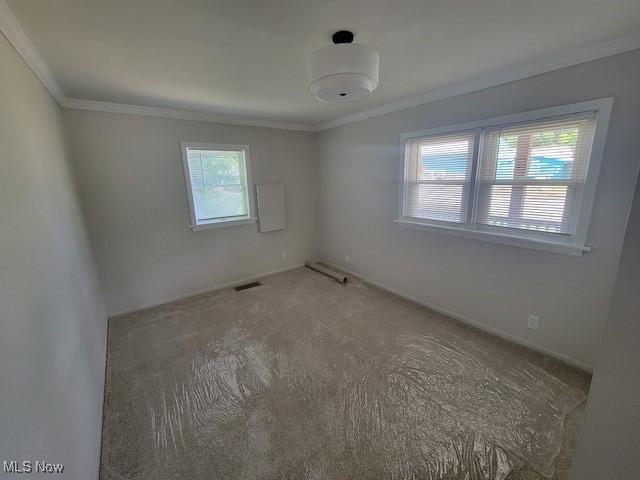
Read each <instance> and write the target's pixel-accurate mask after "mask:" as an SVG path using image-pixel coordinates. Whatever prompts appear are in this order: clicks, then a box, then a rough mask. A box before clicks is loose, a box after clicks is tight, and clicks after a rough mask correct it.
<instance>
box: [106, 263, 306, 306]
mask: <svg viewBox="0 0 640 480" xmlns="http://www.w3.org/2000/svg"><path fill="white" fill-rule="evenodd" d="M300 267H304V263H297V264H295V265H289V266H287V267H284V268H279V269H276V270H270V271H268V272H263V273H257V274H255V275H251V276H250V277H243V278H237V279H235V280H232V281H230V282H227V283H220V284H217V285H213V286H211V287H208V288H204V289H202V290H198V291H195V292H189V293H185V294H183V295H179V296H177V297H172V298H169V299H166V300H161V301H158V302H154V303H149V304H145V305H142V306H140V307H135V308H131V309H127V310H120V311H116V312H113V313H109V318H114V317H120V316H122V315H128V314H130V313H136V312H141V311H143V310H147V309H149V308H153V307H158V306H160V305H165V304H167V303H171V302H177V301H179V300H184V299H185V298H189V297H195V296H196V295H201V294H203V293H209V292H215V291H216V290H222V289H224V288H229V287H235V286H236V285H242V284H243V283H249V282H255V281H256V280H260V279H261V278H264V277H268V276H270V275H275V274H276V273H282V272H288V271H289V270H295V269H296V268H300Z"/></svg>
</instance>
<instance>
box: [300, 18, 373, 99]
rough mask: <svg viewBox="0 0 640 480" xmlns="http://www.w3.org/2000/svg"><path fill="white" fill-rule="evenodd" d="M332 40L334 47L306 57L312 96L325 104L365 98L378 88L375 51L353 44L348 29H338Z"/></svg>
mask: <svg viewBox="0 0 640 480" xmlns="http://www.w3.org/2000/svg"><path fill="white" fill-rule="evenodd" d="M332 38H333V45H330V46H328V47H324V48H321V49H320V50H316V51H315V52H313V53H312V54H311V56H310V57H309V61H308V65H307V66H308V70H309V89H310V90H311V93H313V95H314V96H315V97H316V98H317V99H319V100H322V101H324V102H341V103H342V102H355V101H357V100H361V99H363V98H366V97H368V96H369V95H371V92H373V91H374V90H375V89H376V87H377V86H378V70H379V67H380V56H379V55H378V52H377V51H376V50H374V49H373V48H371V47H367V46H366V45H358V44H357V43H353V32H350V31H348V30H340V31H339V32H336V33H334V34H333V37H332Z"/></svg>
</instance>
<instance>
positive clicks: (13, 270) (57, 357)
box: [0, 34, 106, 480]
mask: <svg viewBox="0 0 640 480" xmlns="http://www.w3.org/2000/svg"><path fill="white" fill-rule="evenodd" d="M0 86H1V88H0V105H1V108H0V166H1V173H0V226H1V227H0V228H1V230H2V233H1V234H0V305H1V306H2V308H1V309H0V392H1V393H0V461H4V460H16V461H23V460H30V461H35V460H42V459H45V460H46V461H48V462H55V463H62V464H64V466H65V472H64V478H65V479H69V480H86V479H89V478H96V476H97V470H96V467H97V461H98V457H97V453H98V446H99V445H98V442H99V439H100V430H101V425H102V393H103V385H104V365H105V354H106V321H105V311H104V308H103V305H102V301H101V299H100V296H99V293H98V285H97V280H96V275H95V273H94V267H93V261H92V259H91V255H90V252H89V248H88V241H87V238H86V234H85V230H84V226H83V223H82V219H81V216H80V210H79V208H78V203H77V200H76V195H75V192H74V188H73V182H72V176H71V174H70V171H69V165H68V162H67V152H66V149H65V144H64V135H63V130H62V118H61V112H60V109H59V108H58V106H57V105H56V104H55V102H54V101H53V100H52V99H51V97H50V96H49V94H48V93H47V91H46V90H45V89H44V88H43V87H42V85H41V84H40V82H39V81H38V79H37V78H36V77H35V75H34V74H33V73H32V72H31V70H30V69H29V68H28V67H27V66H26V64H24V62H23V61H22V59H21V58H20V57H19V56H18V55H17V53H16V52H15V50H14V49H13V47H11V46H10V45H9V43H8V42H7V40H6V39H5V37H4V36H2V34H0ZM0 468H1V467H0ZM0 476H1V475H0ZM2 478H5V477H4V476H3V477H2Z"/></svg>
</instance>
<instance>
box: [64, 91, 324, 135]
mask: <svg viewBox="0 0 640 480" xmlns="http://www.w3.org/2000/svg"><path fill="white" fill-rule="evenodd" d="M62 106H63V107H64V108H69V109H73V110H92V111H95V112H108V113H122V114H127V115H144V116H148V117H161V118H172V119H177V120H194V121H199V122H212V123H226V124H228V125H245V126H250V127H264V128H279V129H282V130H299V131H303V132H314V131H315V126H314V125H312V124H306V123H289V122H279V121H274V120H266V119H261V118H249V117H242V116H236V115H230V114H227V113H216V112H213V111H212V112H198V111H194V110H176V109H173V108H158V107H144V106H140V105H129V104H124V103H112V102H100V101H97V100H83V99H78V98H65V99H64V100H63V104H62Z"/></svg>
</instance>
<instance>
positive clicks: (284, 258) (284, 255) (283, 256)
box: [282, 252, 289, 262]
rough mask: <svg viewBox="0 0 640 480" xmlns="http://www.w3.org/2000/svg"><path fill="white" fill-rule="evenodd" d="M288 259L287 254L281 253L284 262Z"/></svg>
mask: <svg viewBox="0 0 640 480" xmlns="http://www.w3.org/2000/svg"><path fill="white" fill-rule="evenodd" d="M288 258H289V255H288V254H287V252H282V260H284V261H285V262H286V261H287V259H288Z"/></svg>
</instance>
